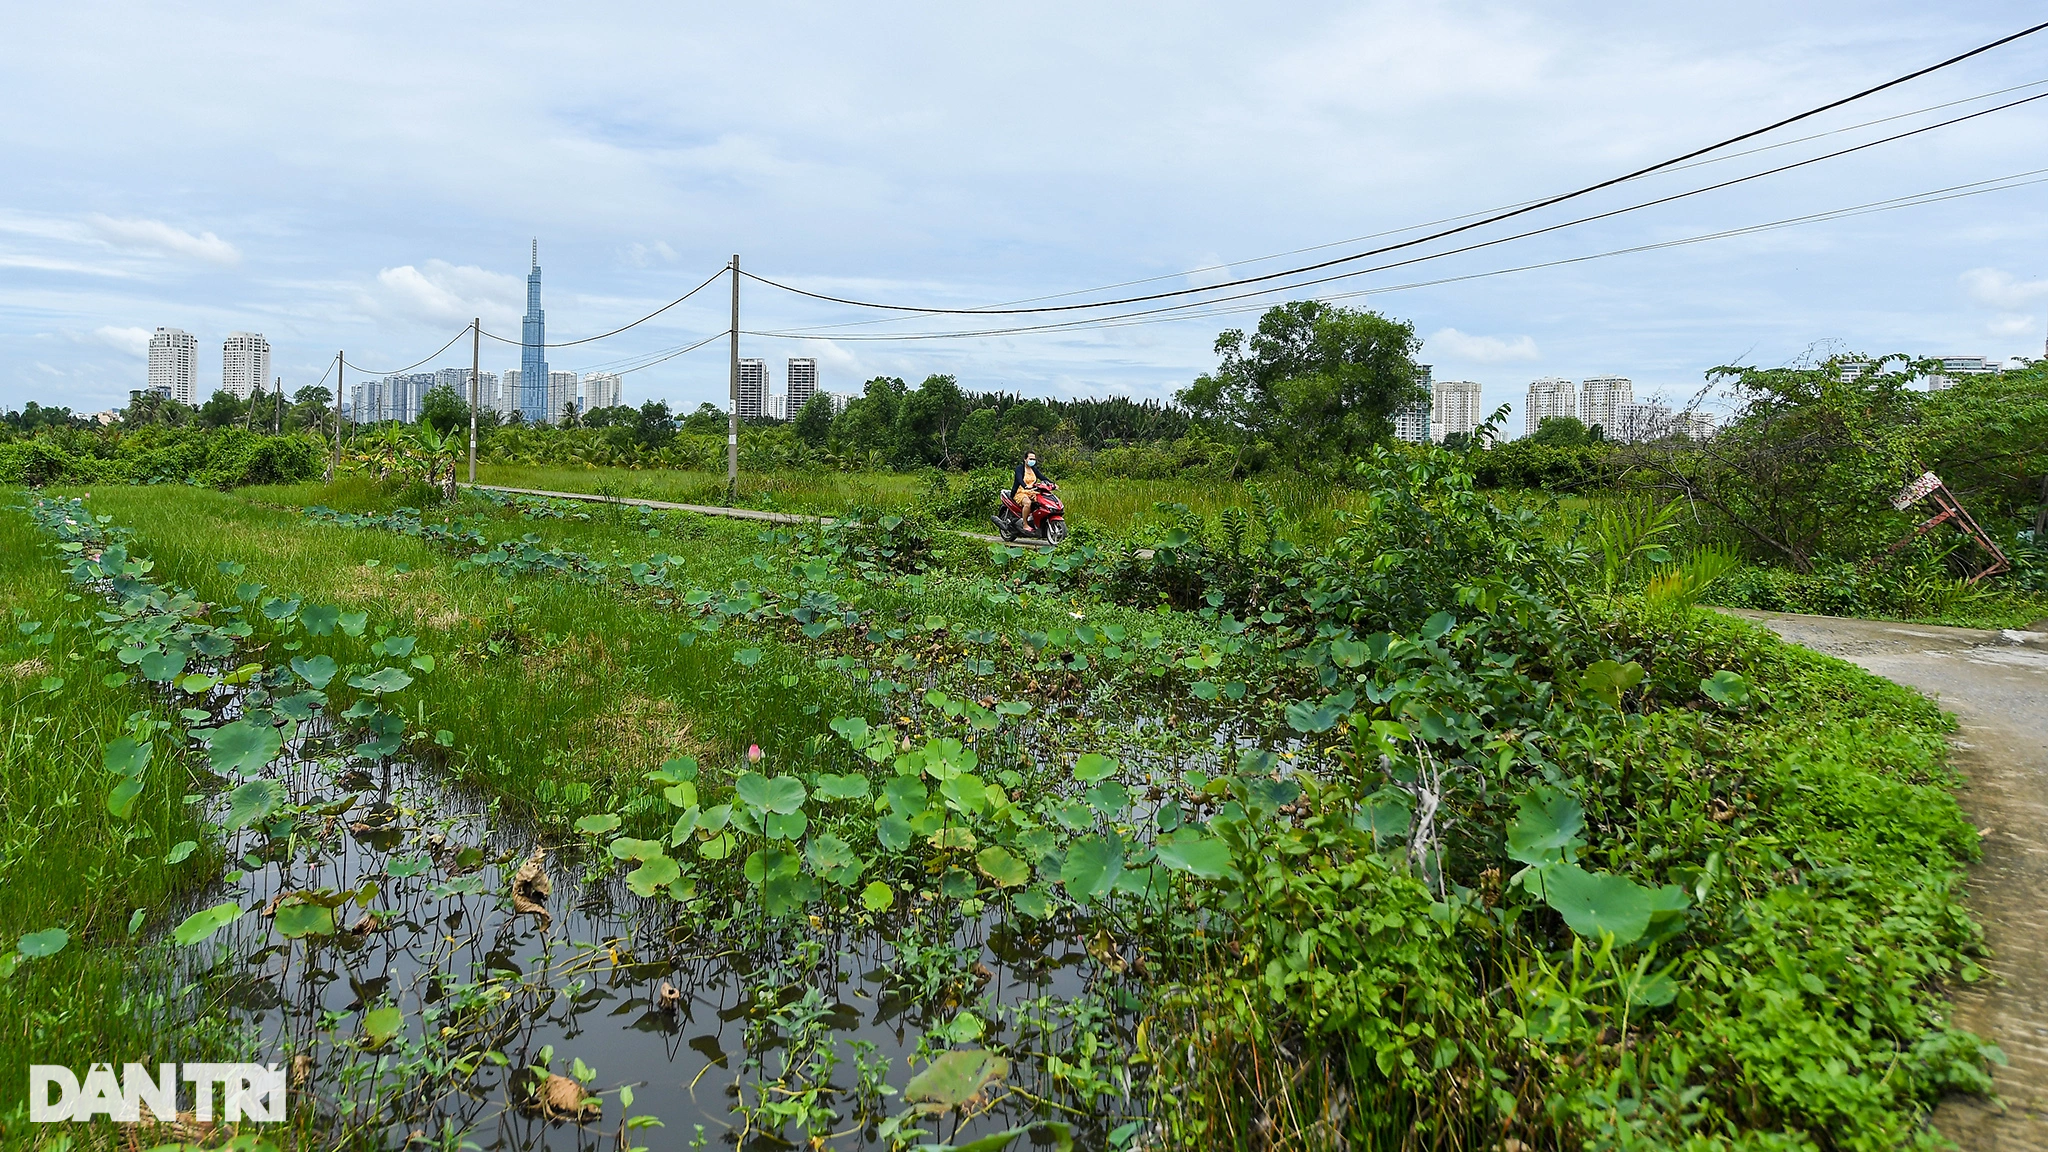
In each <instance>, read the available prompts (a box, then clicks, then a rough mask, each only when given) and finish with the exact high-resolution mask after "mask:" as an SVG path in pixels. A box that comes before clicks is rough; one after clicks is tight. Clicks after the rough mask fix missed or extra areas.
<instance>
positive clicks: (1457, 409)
mask: <svg viewBox="0 0 2048 1152" xmlns="http://www.w3.org/2000/svg"><path fill="white" fill-rule="evenodd" d="M1478 427H1479V384H1478V382H1477V381H1473V380H1444V381H1441V382H1439V383H1437V384H1435V385H1433V386H1432V387H1431V388H1430V403H1429V436H1430V439H1432V440H1435V441H1436V442H1437V443H1439V444H1441V443H1443V441H1444V438H1445V437H1447V436H1453V435H1457V436H1470V435H1472V433H1473V431H1474V430H1476V429H1477V428H1478Z"/></svg>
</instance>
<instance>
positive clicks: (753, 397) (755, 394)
mask: <svg viewBox="0 0 2048 1152" xmlns="http://www.w3.org/2000/svg"><path fill="white" fill-rule="evenodd" d="M767 414H768V362H767V361H766V360H759V359H754V358H751V357H748V358H743V359H742V360H741V361H740V396H739V416H740V419H741V420H742V421H747V420H759V419H761V418H762V417H763V416H766V415H767Z"/></svg>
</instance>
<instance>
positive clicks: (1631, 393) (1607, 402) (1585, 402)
mask: <svg viewBox="0 0 2048 1152" xmlns="http://www.w3.org/2000/svg"><path fill="white" fill-rule="evenodd" d="M1635 399H1636V386H1635V385H1634V384H1633V383H1631V382H1630V381H1629V378H1628V377H1626V376H1588V377H1586V378H1585V379H1584V380H1581V381H1579V419H1580V420H1582V421H1584V422H1585V425H1586V427H1588V428H1592V427H1594V426H1596V425H1597V426H1599V427H1600V428H1601V429H1603V430H1605V431H1606V433H1607V436H1608V439H1610V440H1611V439H1616V438H1617V437H1616V436H1615V430H1616V429H1617V428H1618V427H1620V422H1621V412H1622V408H1623V407H1625V406H1626V405H1629V404H1633V403H1635Z"/></svg>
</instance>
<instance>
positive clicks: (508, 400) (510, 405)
mask: <svg viewBox="0 0 2048 1152" xmlns="http://www.w3.org/2000/svg"><path fill="white" fill-rule="evenodd" d="M491 406H492V407H493V408H496V409H497V411H498V415H499V416H500V417H503V418H504V419H507V420H510V419H511V418H512V414H513V413H514V412H517V411H519V369H517V368H507V369H505V373H504V375H502V376H500V377H498V394H497V397H496V402H495V403H493V404H492V405H491Z"/></svg>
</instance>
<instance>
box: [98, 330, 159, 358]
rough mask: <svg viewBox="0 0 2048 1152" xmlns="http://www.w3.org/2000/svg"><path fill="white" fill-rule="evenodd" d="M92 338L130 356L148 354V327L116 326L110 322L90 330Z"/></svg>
mask: <svg viewBox="0 0 2048 1152" xmlns="http://www.w3.org/2000/svg"><path fill="white" fill-rule="evenodd" d="M92 336H93V339H95V340H98V341H99V342H100V343H102V344H105V345H106V346H108V347H109V348H119V349H120V350H121V351H123V352H126V353H128V354H129V355H131V356H147V355H149V329H147V328H116V327H114V326H113V325H111V324H107V325H102V326H101V327H98V328H95V329H93V330H92Z"/></svg>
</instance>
